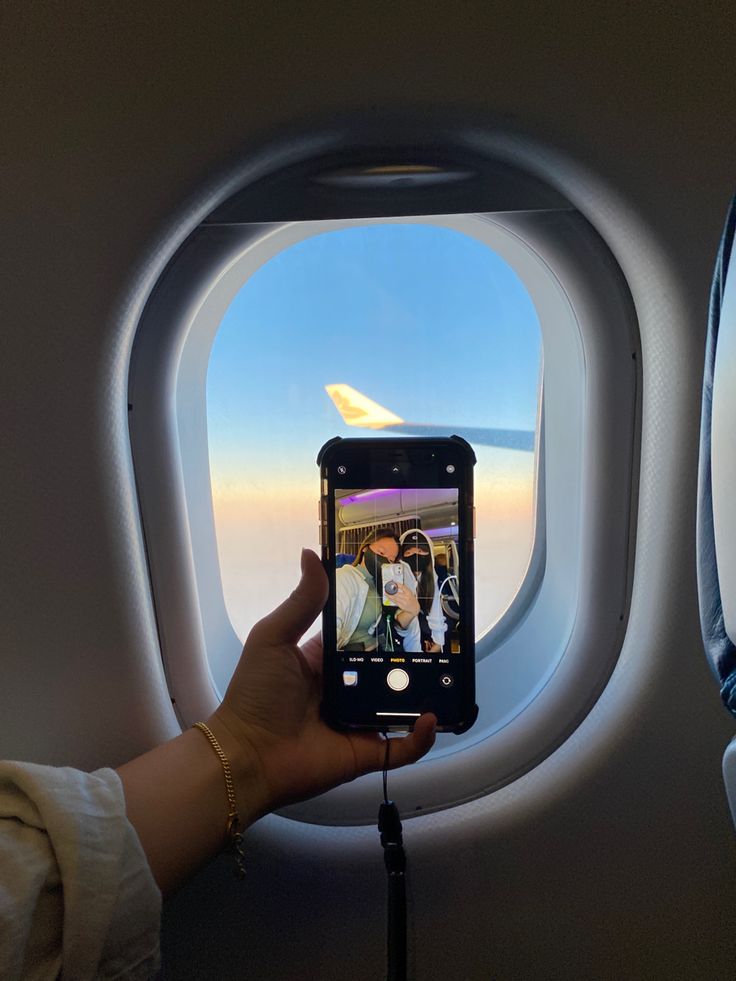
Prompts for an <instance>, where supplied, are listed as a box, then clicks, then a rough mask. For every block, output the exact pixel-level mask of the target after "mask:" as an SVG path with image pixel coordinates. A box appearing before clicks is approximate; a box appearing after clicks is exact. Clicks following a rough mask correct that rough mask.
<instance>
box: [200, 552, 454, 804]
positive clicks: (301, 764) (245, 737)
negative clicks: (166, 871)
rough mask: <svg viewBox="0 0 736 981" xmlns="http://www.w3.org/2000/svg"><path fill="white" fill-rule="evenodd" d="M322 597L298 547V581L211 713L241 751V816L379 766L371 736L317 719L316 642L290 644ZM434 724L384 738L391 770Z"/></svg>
mask: <svg viewBox="0 0 736 981" xmlns="http://www.w3.org/2000/svg"><path fill="white" fill-rule="evenodd" d="M400 590H404V593H405V594H406V596H407V598H410V599H413V602H414V604H415V606H416V612H417V613H418V612H419V604H418V602H417V601H416V597H414V596H413V594H412V593H411V592H410V591H409V590H408V589H407V588H406V587H405V586H401V587H400ZM326 599H327V577H326V575H325V572H324V569H323V568H322V564H321V562H320V561H319V559H318V558H317V556H316V555H315V554H314V552H311V551H308V550H306V549H305V550H304V551H303V552H302V577H301V580H300V582H299V585H298V586H297V588H296V589H295V590H294V592H293V593H292V594H291V596H290V597H289V598H288V599H287V600H285V601H284V602H283V603H282V604H281V605H280V606H279V607H278V608H277V609H276V610H274V611H273V613H271V614H269V615H268V616H267V617H264V619H263V620H261V621H260V622H259V623H257V624H256V625H255V626H254V627H253V629H252V630H251V632H250V634H249V636H248V639H247V641H246V643H245V648H244V650H243V655H242V657H241V659H240V662H239V664H238V667H237V668H236V671H235V674H234V675H233V679H232V681H231V682H230V685H229V687H228V690H227V693H226V695H225V698H224V699H223V702H222V704H221V705H220V707H219V708H218V709H217V710H216V712H215V713H214V716H213V717H212V721H213V726H217V727H218V729H219V731H220V732H222V729H223V728H224V729H226V730H227V732H228V733H229V734H230V737H231V739H230V740H229V742H230V746H231V750H230V752H233V747H235V748H237V750H238V751H239V752H240V754H241V759H240V761H239V763H240V764H241V770H242V772H243V773H244V774H247V785H246V784H245V783H244V784H243V786H240V787H239V786H237V774H236V791H237V797H238V801H239V803H240V802H241V801H242V802H243V805H244V806H246V801H247V802H248V803H247V807H248V808H249V813H248V818H249V820H255V818H257V817H259V816H260V815H261V814H263V813H265V812H266V811H268V810H271V809H273V808H275V807H279V806H282V805H284V804H287V803H291V802H293V801H297V800H303V799H304V798H306V797H312V796H314V795H316V794H319V793H322V792H323V791H325V790H328V789H329V788H331V787H335V786H337V785H338V784H341V783H345V782H347V781H349V780H353V779H354V778H355V777H357V776H360V775H361V774H363V773H369V772H371V771H374V770H380V769H381V768H382V766H383V760H384V755H385V742H384V741H383V739H382V738H381V736H380V735H379V734H378V733H369V732H356V733H340V732H336V731H335V730H333V729H331V728H329V726H327V724H326V723H325V722H323V721H322V719H321V718H320V715H319V704H320V700H321V674H322V642H321V639H320V638H319V637H312V638H311V639H310V640H308V641H306V643H304V644H303V645H302V646H301V647H299V646H297V645H298V642H299V640H300V638H301V637H302V635H303V634H304V632H305V631H306V630H307V629H308V628H309V627H310V625H311V624H312V623H313V622H314V620H315V618H316V617H317V616H318V614H319V613H320V611H321V610H322V607H323V606H324V604H325V601H326ZM436 724H437V720H436V718H435V717H434V716H433V715H431V714H425V715H423V716H421V718H419V719H418V720H417V722H416V723H415V725H414V732H413V733H411V734H410V735H408V736H406V737H405V738H404V739H395V740H392V742H391V753H390V757H389V762H390V766H391V768H392V769H393V768H394V767H398V766H404V765H405V764H407V763H413V762H415V761H416V760H418V759H419V758H420V757H422V756H424V754H425V753H427V752H428V751H429V749H430V748H431V747H432V744H433V743H434V736H435V726H436ZM221 741H222V740H221ZM223 746H224V743H223ZM227 751H228V750H227V749H226V752H227ZM231 762H232V760H231ZM233 769H234V771H235V769H236V767H235V766H234V767H233Z"/></svg>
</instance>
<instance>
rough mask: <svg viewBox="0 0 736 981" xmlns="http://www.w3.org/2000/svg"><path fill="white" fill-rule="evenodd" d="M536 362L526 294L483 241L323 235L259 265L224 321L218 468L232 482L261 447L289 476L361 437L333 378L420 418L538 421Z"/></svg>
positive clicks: (413, 228) (377, 231)
mask: <svg viewBox="0 0 736 981" xmlns="http://www.w3.org/2000/svg"><path fill="white" fill-rule="evenodd" d="M539 359H540V332H539V325H538V320H537V316H536V312H535V310H534V306H533V304H532V302H531V299H530V298H529V295H528V294H527V292H526V290H525V288H524V286H523V285H522V283H521V282H520V280H519V279H518V277H517V276H516V274H515V273H514V272H513V270H512V269H511V268H510V267H509V266H508V265H507V264H506V263H505V262H504V261H503V260H502V259H501V258H500V257H499V256H497V255H496V254H495V253H493V252H491V250H490V249H489V248H488V247H487V246H486V245H484V244H482V243H480V242H478V241H477V240H475V239H473V238H470V237H469V236H467V235H464V234H462V233H460V232H456V231H453V230H449V229H446V228H441V227H438V226H428V225H423V224H417V225H403V224H402V225H399V224H387V225H372V226H362V227H353V228H348V229H343V230H340V231H331V232H326V233H324V234H322V235H318V236H316V237H313V238H310V239H308V240H306V241H304V242H301V243H299V244H297V245H295V246H292V247H291V248H289V249H287V250H286V251H284V252H282V253H280V254H279V255H278V256H276V257H275V258H274V259H271V260H270V261H269V262H267V263H266V264H265V265H264V266H262V267H261V268H260V269H259V270H258V271H257V272H256V273H255V274H254V275H253V276H252V277H251V278H250V279H249V280H248V282H247V283H246V284H245V285H244V286H243V288H242V289H241V290H240V292H239V293H238V295H237V296H236V297H235V299H234V301H233V303H232V304H231V306H230V308H229V310H228V311H227V313H226V315H225V317H224V318H223V321H222V325H221V327H220V330H219V331H218V334H217V337H216V339H215V343H214V346H213V350H212V355H211V359H210V366H209V372H208V379H207V401H208V427H209V439H210V454H211V458H212V464H213V471H214V473H213V475H215V474H216V475H219V476H220V477H232V478H233V479H237V476H241V475H242V474H243V467H242V463H243V458H244V454H245V453H249V454H252V453H254V452H255V453H257V454H258V455H259V456H261V454H264V462H265V459H266V458H273V457H274V455H275V456H276V457H278V459H279V463H278V465H277V467H276V469H277V470H278V471H279V472H280V473H281V474H282V475H283V476H284V477H286V476H287V471H291V472H292V473H293V470H292V466H294V465H296V466H297V467H299V468H301V467H302V466H303V465H305V464H306V463H307V461H309V465H310V466H313V465H314V457H315V455H316V452H317V450H318V449H319V447H320V446H321V445H322V443H323V442H324V441H325V440H326V439H328V438H329V437H330V436H333V435H349V434H350V435H356V434H359V431H356V430H349V429H347V427H345V426H344V425H343V423H342V420H341V419H340V417H339V415H338V413H337V411H336V409H335V408H334V406H333V404H332V402H331V401H330V399H329V398H328V396H327V394H326V393H325V391H324V386H325V385H326V384H329V383H333V382H345V383H347V384H349V385H352V386H353V387H354V388H357V389H358V390H359V391H362V392H363V393H364V394H366V395H368V396H369V397H370V398H372V399H374V400H375V401H377V402H379V403H381V404H383V405H385V406H387V407H388V408H390V409H392V410H393V411H394V412H396V413H397V414H398V415H400V416H402V417H403V418H404V419H406V420H408V421H411V422H427V423H440V424H443V425H458V426H462V425H466V426H472V425H480V426H492V427H502V428H520V429H533V428H534V425H535V417H536V412H537V389H538V381H539ZM287 461H289V462H290V464H291V466H289V465H288V464H287ZM249 469H251V473H252V468H249Z"/></svg>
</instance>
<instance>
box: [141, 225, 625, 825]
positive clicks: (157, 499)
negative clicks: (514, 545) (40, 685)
mask: <svg viewBox="0 0 736 981" xmlns="http://www.w3.org/2000/svg"><path fill="white" fill-rule="evenodd" d="M540 216H541V218H542V220H541V221H540V220H539V219H540ZM419 220H422V221H424V220H427V221H431V222H432V223H440V222H441V221H442V220H454V219H441V218H438V217H437V216H435V217H431V218H427V217H424V218H421V219H419ZM482 220H484V221H487V222H489V223H490V224H492V225H494V226H495V228H496V230H498V229H501V230H502V233H503V235H506V236H507V239H508V241H507V244H509V243H513V241H514V240H515V241H516V243H517V245H520V244H521V243H522V241H523V242H524V243H525V244H524V245H523V247H524V248H526V249H528V250H530V252H531V253H532V254H533V255H534V256H536V259H535V260H534V261H538V262H541V263H542V265H544V266H545V267H546V269H547V273H548V276H549V282H550V284H551V288H554V289H556V290H557V292H558V294H559V296H558V299H559V301H560V303H562V304H563V305H564V304H565V303H567V304H568V306H569V311H570V314H571V316H572V321H574V322H575V324H576V326H577V329H578V331H580V333H579V343H580V358H581V365H582V364H584V367H585V371H584V373H583V376H582V377H583V382H584V384H583V389H582V391H581V392H578V394H579V395H580V394H582V396H583V398H582V401H581V403H580V405H581V409H584V411H581V412H580V414H579V419H580V429H579V431H578V432H577V435H576V436H575V437H574V438H573V437H571V436H570V434H569V433H568V434H567V435H566V436H565V438H564V440H563V442H565V441H566V443H567V444H568V445H567V446H566V447H557V448H556V449H555V452H554V457H555V459H556V460H559V459H560V458H561V457H560V452H561V451H562V453H563V456H564V454H565V453H567V454H568V455H569V454H570V453H572V452H575V453H576V454H577V463H576V464H574V465H573V470H574V471H575V480H574V483H575V484H576V486H577V493H578V494H579V508H577V509H576V508H574V507H573V509H572V510H573V511H575V510H577V511H578V518H579V521H578V535H577V536H576V535H573V536H571V537H570V536H568V538H567V541H568V545H569V547H570V549H571V550H572V551H573V552H576V553H577V557H576V559H575V562H574V567H575V571H574V574H573V575H569V574H568V575H562V576H561V574H560V571H559V568H558V571H557V572H556V573H555V575H554V577H552V574H551V570H552V569H553V568H554V566H555V561H556V555H555V554H554V553H553V554H550V552H549V549H547V552H546V554H545V550H544V549H540V548H539V545H538V544H537V547H536V549H535V550H534V551H533V556H534V555H536V558H537V562H536V565H535V563H534V561H532V563H531V565H530V573H529V574H528V576H527V579H526V581H525V583H526V585H525V587H524V588H523V589H522V592H521V594H520V596H521V599H520V600H519V602H515V603H514V604H512V609H510V610H509V613H511V614H513V616H512V617H511V618H510V619H509V622H504V621H503V620H502V621H501V623H499V624H497V627H496V628H494V630H492V631H491V632H490V633H489V635H488V638H489V650H488V651H486V657H485V658H484V660H483V661H482V662H481V663H480V664H479V666H478V675H479V691H480V690H481V688H482V686H483V676H484V675H485V674H486V673H487V672H490V671H491V670H492V668H493V667H494V666H495V668H496V669H498V664H499V663H500V660H501V658H502V657H505V658H506V659H507V661H509V663H513V662H514V661H515V662H516V663H517V664H518V663H520V661H519V659H520V658H522V657H523V656H524V654H525V651H528V650H529V649H530V647H529V642H530V638H535V639H536V640H537V641H538V642H542V643H544V642H548V639H549V636H550V632H549V629H548V628H549V620H548V619H546V620H545V614H544V610H545V606H544V603H543V600H544V588H545V583H547V585H548V586H549V585H551V586H552V587H553V589H552V592H553V593H554V592H555V590H557V591H558V592H559V590H560V589H561V588H562V586H563V585H565V584H566V585H567V602H566V604H565V605H564V610H562V611H561V608H560V604H559V602H558V604H557V615H558V621H559V622H558V630H557V636H556V641H555V642H556V644H557V648H558V650H557V653H558V655H559V656H558V658H557V659H556V661H555V663H554V664H550V670H549V671H548V672H547V673H546V675H545V676H544V677H540V681H539V684H538V685H537V687H536V690H535V691H534V692H533V693H527V694H528V695H531V697H526V698H525V699H521V700H520V701H519V700H517V701H516V702H512V703H510V704H511V707H510V709H509V711H508V712H506V714H505V715H504V716H503V717H501V718H499V716H498V714H497V715H496V717H495V719H494V721H493V731H492V732H489V726H488V720H487V719H484V715H483V713H482V715H481V718H480V720H479V722H478V724H477V725H476V727H475V728H474V729H473V730H471V732H470V733H468V734H466V736H464V737H460V739H458V738H457V737H442V742H443V743H444V745H440V746H439V748H438V749H437V750H436V751H435V753H434V754H433V756H432V757H431V758H430V759H428V760H427V761H424V762H423V763H422V764H420V765H419V766H417V767H414V768H411V769H409V770H406V771H402V772H401V773H400V774H397V775H396V777H395V778H394V780H395V783H396V784H397V785H398V788H397V790H396V793H397V795H398V794H399V793H400V795H401V799H402V803H403V804H404V806H405V808H406V810H408V811H412V812H414V813H427V812H429V811H433V810H438V809H440V808H442V807H447V806H451V805H452V804H455V803H459V802H461V801H464V800H468V799H472V798H473V797H477V796H480V795H482V794H484V793H488V792H489V791H491V790H493V789H496V788H497V787H500V786H503V785H505V784H506V783H509V782H510V781H511V780H513V779H514V778H515V777H517V776H519V775H521V774H522V773H524V772H526V771H527V770H529V769H530V768H531V767H532V766H534V765H535V763H536V762H538V761H539V760H541V759H543V758H544V757H545V756H547V755H548V754H549V753H550V752H552V751H553V750H554V748H555V747H556V746H558V745H559V744H560V743H561V742H562V741H563V740H564V739H565V738H566V736H567V735H568V734H569V733H570V732H572V731H573V730H574V728H576V726H577V725H578V724H579V722H580V721H581V719H582V718H583V717H584V716H585V715H586V714H587V712H588V710H589V709H590V707H591V706H592V704H593V703H594V702H595V700H596V698H597V697H598V695H599V694H600V691H601V690H602V688H603V686H604V685H605V682H606V680H607V678H608V677H609V675H610V673H611V671H612V669H613V666H614V664H615V660H616V657H617V655H618V651H619V650H620V646H621V643H622V641H623V636H624V632H625V625H626V616H627V610H628V597H629V592H630V581H631V564H632V560H633V548H631V545H632V544H633V541H632V539H633V521H632V514H633V512H634V505H635V500H636V472H635V464H636V459H637V447H638V444H637V439H638V425H639V422H638V387H639V385H638V377H639V369H640V358H639V353H638V333H637V329H636V320H635V317H634V313H633V305H632V304H631V300H630V297H629V294H628V289H627V287H626V284H625V281H624V280H623V276H622V274H621V273H620V270H619V269H618V266H617V265H616V263H615V262H614V260H613V258H612V256H611V255H610V253H609V252H608V250H607V249H606V247H605V245H604V243H603V242H602V240H601V239H600V238H599V237H598V236H597V234H596V233H595V232H594V230H593V229H592V228H591V227H590V226H589V225H588V223H587V222H586V221H585V220H584V219H583V218H582V216H580V215H579V214H578V213H577V212H573V211H565V210H556V209H553V210H550V211H549V212H548V213H546V214H542V213H540V212H513V213H507V214H503V215H498V214H497V215H494V216H492V217H488V216H486V217H485V218H484V219H482ZM285 227H292V228H293V227H294V225H293V224H292V223H286V224H284V223H267V224H266V223H262V224H258V225H250V226H247V227H246V226H243V225H241V224H231V223H226V224H213V223H210V224H203V225H202V226H200V227H199V228H198V229H197V230H196V231H195V232H194V234H193V235H192V236H190V238H189V239H188V240H187V242H186V243H185V244H184V245H183V246H182V248H181V249H180V250H179V252H178V254H177V256H176V257H175V259H174V261H173V262H172V263H171V264H170V267H169V269H167V271H166V273H165V275H164V276H162V277H161V279H160V280H159V283H158V285H157V288H156V289H155V290H154V292H153V294H152V296H151V298H150V301H149V303H148V305H147V307H146V310H145V312H144V315H143V317H142V319H141V323H140V327H139V331H138V334H137V337H136V342H135V347H134V351H133V357H132V360H131V373H130V404H131V406H132V410H131V413H130V423H131V440H132V444H133V455H134V463H135V468H136V477H137V482H138V487H139V498H140V504H141V514H142V520H143V526H144V531H145V535H146V542H147V551H148V558H149V567H150V572H151V580H152V586H153V592H154V598H155V602H156V609H157V619H158V623H159V630H160V638H161V647H162V653H163V657H164V663H165V670H166V673H167V678H168V681H169V685H170V690H171V692H172V696H173V699H174V702H175V707H176V709H177V712H178V715H179V718H180V721H182V722H184V723H185V724H187V723H190V722H191V721H194V720H195V719H196V718H201V717H202V716H203V715H206V714H209V712H211V711H212V710H213V709H214V707H215V706H216V704H217V697H216V693H215V686H214V682H213V678H212V675H211V672H210V668H209V662H208V659H207V657H206V651H207V650H208V649H209V650H210V651H213V650H217V649H225V647H228V648H230V649H232V646H233V644H236V645H237V646H238V647H239V645H240V642H239V640H238V639H237V637H236V636H235V633H234V631H233V629H232V627H231V626H230V621H229V618H228V617H227V614H226V612H225V608H224V600H223V597H222V588H221V583H220V574H219V564H218V562H217V554H216V543H215V536H214V519H213V516H212V505H211V495H210V488H209V465H208V460H206V466H205V467H204V468H202V467H201V452H200V454H199V455H198V454H197V453H192V452H191V449H192V446H193V445H195V444H198V445H199V446H200V448H201V447H202V446H204V447H205V448H206V414H205V413H204V412H203V411H201V409H198V408H197V398H196V397H195V398H192V397H191V396H192V393H196V392H198V391H199V392H200V393H201V394H202V395H203V393H204V386H205V383H206V371H207V363H208V357H207V356H206V354H207V352H208V350H209V343H211V339H212V337H213V336H214V334H213V332H212V325H213V324H214V325H215V329H216V324H217V323H219V321H220V319H221V317H222V315H223V314H224V311H225V309H226V308H227V306H228V305H229V302H230V298H231V296H228V295H226V294H227V291H226V290H223V289H220V290H219V291H218V290H215V291H214V293H213V289H212V286H213V284H218V285H219V286H220V287H222V284H223V282H224V281H225V280H226V278H227V277H228V276H233V275H236V273H235V271H234V270H235V267H236V266H237V262H236V261H235V258H236V256H240V255H242V253H243V250H244V248H247V247H248V246H250V248H251V249H252V248H253V247H254V245H255V243H256V242H260V246H259V250H262V248H263V245H264V243H267V242H269V241H270V242H271V244H272V245H275V244H278V243H277V241H276V240H277V239H279V238H280V237H281V235H282V234H283V230H284V228H285ZM301 230H302V231H304V226H301ZM510 247H511V246H510ZM280 250H281V248H280V247H279V248H278V251H280ZM497 250H498V249H497ZM501 254H502V255H503V252H501ZM542 255H544V259H542ZM504 257H505V256H504ZM263 261H265V255H264V258H263ZM259 264H260V263H259ZM512 264H513V263H512ZM515 268H516V266H515ZM517 271H519V270H518V268H517ZM238 275H239V274H238ZM522 279H524V276H522ZM525 282H526V280H525ZM554 284H556V285H554ZM562 284H564V286H563V285H562ZM240 285H242V278H241V279H240V284H239V286H238V288H239V287H240ZM526 285H527V287H529V283H526ZM218 292H219V296H217V295H215V294H217V293H218ZM532 296H533V298H535V296H534V292H533V291H532ZM205 309H206V315H207V318H208V320H209V324H210V327H209V330H210V332H212V333H211V337H210V340H209V342H208V340H207V333H208V332H207V331H205V330H201V329H200V330H199V331H197V330H195V331H194V332H192V330H191V327H192V324H193V323H195V321H197V318H198V317H201V316H202V311H203V310H205ZM572 321H571V322H572ZM581 325H582V326H583V329H582V330H581V329H580V328H581ZM199 327H200V328H201V327H202V324H201V322H200V324H199ZM543 331H544V325H543ZM544 346H545V352H546V351H547V347H548V345H547V342H546V340H545V345H544ZM551 350H552V347H551V346H550V351H551ZM545 368H546V370H547V369H548V368H549V369H550V370H551V365H550V363H549V358H546V361H545ZM549 388H550V386H549V384H548V383H547V382H546V383H545V394H544V406H545V409H544V411H545V423H546V425H545V430H546V433H545V442H544V449H543V452H542V454H541V455H540V460H542V461H544V460H546V464H545V466H546V471H547V472H546V473H545V480H544V481H542V486H543V487H544V488H545V496H544V498H543V499H540V502H539V504H540V506H541V508H542V518H543V519H544V518H545V517H546V524H547V527H546V529H545V532H546V535H549V534H550V533H554V529H553V528H551V527H550V526H549V517H550V514H549V511H548V509H549V508H552V509H553V512H552V516H553V517H554V509H555V508H556V507H558V506H559V505H558V504H555V494H557V500H559V498H560V496H563V497H564V496H565V492H564V491H563V490H562V489H561V487H559V486H557V483H556V477H555V473H554V465H555V462H554V460H553V461H552V468H553V472H552V473H551V474H550V473H549V466H550V457H551V455H552V454H551V453H550V445H551V444H552V442H553V441H554V439H555V432H557V433H560V432H561V430H559V428H558V424H559V419H555V413H558V414H559V412H561V411H563V412H564V410H562V409H560V407H559V406H558V407H557V408H556V407H555V406H554V404H553V403H551V402H550V398H551V395H550V392H549ZM622 395H623V396H625V397H624V398H623V399H622ZM622 404H623V405H625V411H624V412H623V418H622V412H621V406H622ZM201 405H202V407H203V400H202V403H201ZM197 460H199V461H200V462H199V463H197V462H196V461H197ZM568 463H569V460H568ZM568 469H569V468H568ZM203 478H204V479H203ZM550 479H551V484H550V483H549V481H550ZM569 489H570V488H568V491H569ZM572 490H573V492H575V491H576V488H575V487H573V488H572ZM550 491H552V497H551V498H550ZM571 500H572V499H570V498H569V494H568V502H569V503H570V502H571ZM622 504H623V507H622ZM193 515H194V518H195V520H194V521H193V520H192V516H193ZM611 515H613V516H614V517H617V518H618V521H616V520H611V519H610V516H611ZM553 524H554V522H553ZM152 529H155V533H152ZM546 535H545V536H543V540H544V541H547V537H546ZM562 537H564V536H562ZM208 543H209V544H208ZM540 554H541V555H542V556H543V561H542V562H541V564H540V562H539V556H540ZM569 554H570V553H568V558H569ZM195 556H196V559H195ZM563 564H564V563H563ZM540 570H541V572H540ZM568 573H569V561H568ZM612 582H613V583H614V584H615V588H613V589H612V588H611V583H612ZM525 590H526V593H525ZM548 592H549V590H548ZM558 598H559V597H558ZM551 609H552V608H551V607H549V606H547V607H546V610H547V611H549V610H551ZM535 612H536V614H537V616H536V617H535V615H534V614H535ZM560 612H562V616H561V617H560ZM562 621H564V623H563V622H562ZM491 688H492V691H490V692H489V693H490V694H491V695H492V696H493V697H495V698H496V699H498V697H500V694H501V688H500V686H495V687H494V686H491ZM479 701H481V698H479ZM460 750H462V752H463V757H462V766H458V765H457V763H458V762H459V761H458V760H457V759H454V760H453V759H451V757H455V756H456V754H457V753H458V752H460ZM374 798H375V793H374V790H373V788H372V787H369V786H368V785H367V783H366V782H365V781H358V782H356V783H355V784H352V785H350V786H348V787H342V788H339V789H338V790H336V791H332V792H331V793H330V794H328V795H323V797H321V798H318V799H317V800H315V801H310V802H306V803H304V804H300V805H295V806H293V807H292V808H289V809H287V810H286V812H285V813H287V814H288V815H289V816H290V817H293V818H296V819H299V820H306V821H312V822H315V823H324V824H360V823H372V822H373V820H374V813H373V812H374V810H375V800H374Z"/></svg>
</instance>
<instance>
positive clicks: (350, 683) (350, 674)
mask: <svg viewBox="0 0 736 981" xmlns="http://www.w3.org/2000/svg"><path fill="white" fill-rule="evenodd" d="M342 683H343V684H344V685H346V686H347V687H348V688H352V687H354V686H355V685H357V684H358V672H357V671H343V673H342Z"/></svg>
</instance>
